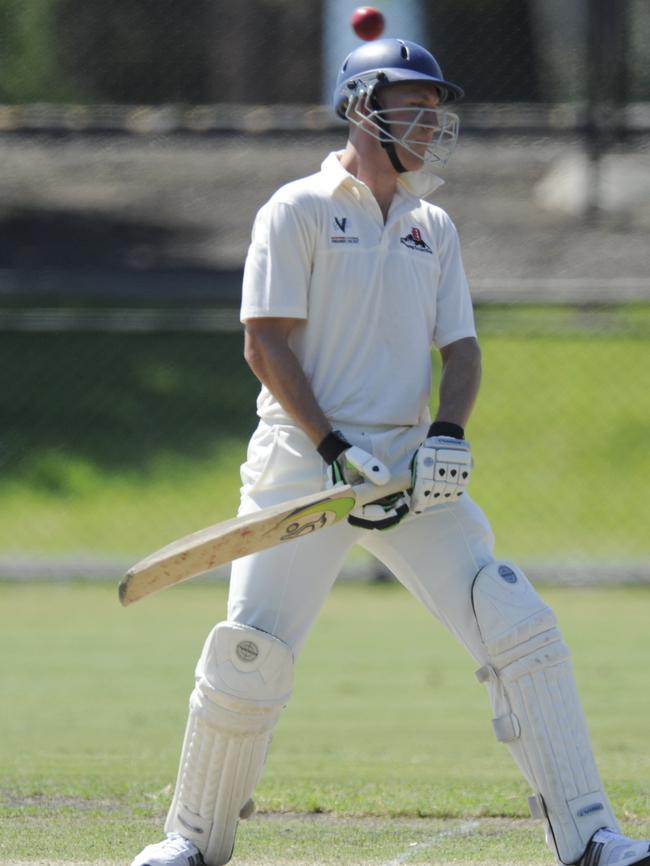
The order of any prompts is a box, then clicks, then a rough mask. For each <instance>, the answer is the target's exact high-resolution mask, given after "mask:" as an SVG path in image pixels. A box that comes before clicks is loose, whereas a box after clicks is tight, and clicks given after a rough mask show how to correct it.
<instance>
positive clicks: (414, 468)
mask: <svg viewBox="0 0 650 866" xmlns="http://www.w3.org/2000/svg"><path fill="white" fill-rule="evenodd" d="M462 95H463V91H462V90H461V88H460V87H459V86H458V85H456V84H453V83H452V82H451V81H448V80H447V79H446V78H445V77H444V75H443V73H442V71H441V69H440V66H439V65H438V63H437V61H436V60H435V58H434V57H433V56H432V55H431V54H430V53H429V52H428V51H427V50H425V49H424V48H423V47H421V46H420V45H417V44H415V43H413V42H408V41H405V40H401V39H378V40H375V41H372V42H369V43H367V44H364V45H362V46H361V47H359V48H357V49H356V50H355V51H353V52H352V53H351V54H350V55H349V56H348V57H347V58H345V60H344V61H343V63H342V65H341V68H340V71H339V75H338V80H337V83H336V90H335V93H334V109H335V111H336V113H337V115H339V117H341V118H343V119H345V120H346V121H347V124H348V128H349V139H348V141H347V144H346V147H345V149H344V150H342V151H341V152H338V153H331V154H330V155H329V156H327V157H326V159H325V161H324V162H323V164H322V166H321V169H320V171H318V172H317V173H316V174H313V175H311V176H310V177H306V178H302V179H300V180H296V181H294V182H292V183H289V184H287V185H286V186H283V187H282V188H281V189H279V190H278V191H277V192H276V193H275V195H273V196H272V198H271V199H270V200H269V201H268V202H267V203H266V204H265V205H264V206H263V207H262V208H261V210H260V211H259V213H258V215H257V218H256V220H255V225H254V228H253V235H252V242H251V245H250V249H249V252H248V257H247V260H246V267H245V273H244V283H243V299H242V307H241V319H242V321H243V322H244V325H245V356H246V360H247V361H248V364H249V365H250V367H251V369H252V370H253V372H254V373H255V374H256V376H257V377H258V378H259V380H260V382H261V391H260V394H259V398H258V402H257V411H258V415H259V425H258V427H257V429H256V431H255V432H254V434H253V436H252V439H251V441H250V444H249V448H248V453H247V459H246V462H245V463H244V465H243V466H242V469H241V475H242V489H241V508H240V514H247V513H251V512H254V511H256V510H259V509H261V508H265V507H268V506H271V505H276V504H278V503H282V502H284V501H287V500H291V499H295V498H297V497H300V496H305V495H307V494H311V493H317V492H318V491H323V490H326V489H327V488H328V487H329V486H332V485H336V484H339V483H341V482H350V481H355V480H358V479H360V478H362V479H364V480H366V481H370V482H372V483H374V484H375V485H376V487H377V497H376V501H375V502H373V503H371V504H369V505H365V506H360V507H357V508H356V509H355V511H353V512H352V514H351V515H350V516H349V518H348V520H347V521H343V522H342V523H339V524H336V525H335V526H333V527H332V528H331V529H328V531H327V532H323V533H315V534H314V535H313V536H306V537H304V538H300V539H299V540H296V541H294V542H292V543H291V544H286V545H279V546H277V547H274V548H271V549H269V550H266V551H262V552H259V553H256V554H253V555H250V556H247V557H244V558H242V559H239V560H237V561H236V562H235V563H234V564H233V568H232V577H231V581H230V594H229V600H228V612H227V619H226V620H225V621H224V622H220V623H219V624H218V625H216V626H215V628H214V629H213V631H212V632H211V633H210V634H209V635H208V637H207V640H206V642H205V646H204V648H203V652H202V654H201V657H200V658H199V661H198V664H197V667H196V679H195V687H194V690H193V692H192V695H191V698H190V709H189V718H188V722H187V729H186V733H185V739H184V742H183V746H182V751H181V758H180V767H179V771H178V779H177V782H176V789H175V793H174V798H173V802H172V805H171V808H170V811H169V815H168V817H167V822H166V825H165V830H166V833H167V837H166V839H165V840H164V841H162V842H160V843H158V844H155V845H149V846H148V847H147V848H145V849H144V851H142V853H141V854H139V855H138V856H137V857H136V858H135V860H134V861H133V866H201V864H203V863H205V864H207V866H222V864H225V863H227V862H228V861H229V860H230V859H231V857H232V854H233V847H234V843H235V833H236V830H237V824H238V821H239V820H240V818H243V817H247V816H248V815H249V814H250V813H251V811H252V809H253V804H252V799H251V798H252V795H253V791H254V789H255V786H256V785H257V783H258V781H259V779H260V776H261V774H262V769H263V766H264V761H265V758H266V754H267V750H268V748H269V744H270V741H271V735H272V731H273V728H274V727H275V725H276V723H277V722H278V719H279V717H280V714H281V712H282V708H283V707H284V706H285V705H286V704H287V702H288V701H289V698H290V697H291V690H292V680H293V670H294V665H295V663H296V660H297V658H298V656H299V654H300V650H301V649H302V647H303V645H304V643H305V640H306V639H307V636H308V634H309V631H310V629H311V627H312V625H313V624H314V621H315V619H316V617H317V615H318V612H319V610H320V608H321V606H322V604H323V602H324V600H325V598H326V596H327V594H328V592H329V590H330V588H331V586H332V584H333V583H334V580H335V579H336V576H337V574H338V572H339V570H340V568H341V565H342V563H343V561H344V558H345V556H346V553H347V552H348V551H349V550H350V548H351V547H352V546H353V545H355V544H360V545H361V546H362V547H364V548H365V549H366V550H368V551H370V553H372V554H373V555H374V556H376V557H377V558H378V559H380V560H381V561H382V562H383V563H385V564H386V566H387V567H388V568H389V569H390V570H391V571H392V572H393V573H394V575H395V576H396V578H397V579H398V580H399V581H401V583H402V584H403V585H404V586H405V587H406V588H407V589H408V590H409V591H410V592H411V593H413V595H414V596H415V597H416V598H417V599H419V601H420V602H421V603H422V604H423V605H424V606H425V607H426V608H427V609H428V610H429V611H430V612H431V614H432V615H433V616H434V617H436V618H437V619H438V620H440V622H441V623H442V624H443V625H444V626H446V628H447V629H448V630H449V632H450V633H451V634H452V635H453V636H454V637H455V638H456V639H457V640H459V641H460V642H461V643H462V644H463V645H464V646H465V647H466V648H467V650H468V651H469V652H470V653H471V655H472V656H473V657H474V659H475V660H476V664H477V668H478V670H477V673H476V676H477V679H478V680H479V682H480V683H483V684H484V685H485V686H486V688H487V691H488V693H489V697H490V700H491V703H492V708H493V721H492V725H493V728H494V734H495V736H496V738H497V739H498V740H500V741H501V742H503V743H505V744H506V746H507V747H508V749H509V750H510V752H511V753H512V756H513V758H514V760H515V761H516V762H517V764H518V765H519V767H520V768H521V771H522V773H523V774H524V776H525V777H526V779H527V780H528V782H529V784H530V786H531V789H532V795H531V797H530V800H529V804H530V808H531V811H532V814H533V815H534V816H535V817H537V818H539V819H540V820H541V821H542V822H543V823H544V825H545V828H546V839H547V843H548V846H549V848H550V849H551V852H552V855H553V856H554V857H555V858H556V862H557V863H561V864H579V866H632V864H636V866H650V842H648V840H645V841H633V840H631V839H628V838H626V837H625V836H623V835H621V832H620V829H619V825H618V823H617V820H616V817H615V816H614V814H613V812H612V808H611V806H610V803H609V800H608V799H607V795H606V794H605V791H604V789H603V784H602V782H601V779H600V776H599V774H598V770H597V768H596V764H595V762H594V757H593V754H592V748H591V743H590V739H589V734H588V732H587V726H586V723H585V719H584V716H583V712H582V709H581V706H580V702H579V699H578V695H577V692H576V686H575V683H574V678H573V673H572V668H571V662H570V658H569V650H568V649H567V646H566V644H565V643H564V641H563V640H562V636H561V634H560V631H559V629H558V624H557V621H556V618H555V616H554V614H553V611H552V610H551V609H550V608H549V607H548V606H547V604H546V603H545V602H544V601H543V600H542V599H541V598H540V596H539V595H538V594H537V592H536V591H535V589H534V588H533V587H532V585H531V584H530V582H529V581H528V579H527V578H526V575H525V574H524V573H523V571H522V570H521V568H519V567H518V566H517V565H516V564H515V563H512V562H505V561H500V560H496V559H495V558H494V555H493V536H492V532H491V530H490V525H489V523H488V521H487V519H486V517H485V515H484V514H483V512H482V511H481V509H480V508H479V507H478V506H477V505H476V504H475V503H474V502H473V501H472V499H471V498H470V497H469V496H468V494H467V488H468V483H469V480H470V476H471V472H472V457H471V452H470V445H469V442H468V441H467V440H466V438H465V429H466V427H467V424H468V421H469V418H470V414H471V411H472V407H473V405H474V402H475V399H476V396H477V392H478V389H479V381H480V374H481V364H480V351H479V346H478V342H477V337H476V331H475V327H474V319H473V313H472V303H471V299H470V293H469V289H468V285H467V280H466V278H465V273H464V270H463V264H462V261H461V254H460V249H459V241H458V235H457V233H456V229H455V227H454V225H453V223H452V222H451V220H450V218H449V217H448V216H447V214H446V213H445V212H444V211H443V210H441V209H440V208H439V207H436V206H435V205H433V204H430V203H429V202H428V201H427V197H428V196H430V195H431V193H432V192H433V191H434V190H435V189H436V187H437V186H438V185H439V184H440V183H441V180H440V179H439V178H438V177H436V175H435V174H434V173H432V172H433V171H435V170H436V168H437V167H438V166H443V165H444V164H445V162H446V161H447V159H448V157H449V155H450V154H451V152H452V150H453V148H454V145H455V143H456V139H457V135H458V118H457V116H456V115H455V114H454V113H452V112H451V111H450V110H449V106H450V105H452V106H453V103H455V102H456V101H457V100H459V99H460V98H461V97H462ZM432 347H433V348H435V349H436V350H437V351H438V352H439V353H440V355H441V360H442V372H441V376H440V380H439V381H438V382H437V383H435V389H436V396H437V400H436V406H437V411H436V413H435V417H433V418H432V417H431V415H430V414H429V408H428V407H429V402H430V395H431V389H432V372H431V350H432ZM407 470H409V471H410V473H411V476H410V477H411V487H410V490H409V491H406V490H405V491H404V492H403V493H398V494H394V495H391V496H386V495H385V494H384V495H383V496H382V486H383V485H385V484H386V483H387V482H388V480H389V479H390V478H391V476H392V475H395V474H397V473H404V472H405V471H407ZM387 699H389V698H388V697H387Z"/></svg>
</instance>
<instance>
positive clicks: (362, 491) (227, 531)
mask: <svg viewBox="0 0 650 866" xmlns="http://www.w3.org/2000/svg"><path fill="white" fill-rule="evenodd" d="M409 483H410V482H409V479H408V478H404V477H402V478H399V479H395V480H392V481H391V482H389V484H386V485H383V486H382V487H377V486H376V485H374V484H368V483H366V484H359V485H355V486H354V487H352V486H350V485H349V484H346V485H342V486H340V487H335V488H332V489H331V490H327V491H324V492H320V493H315V494H311V495H309V496H304V497H302V498H300V499H294V500H291V501H290V502H284V503H281V504H279V505H274V506H272V507H271V508H263V509H261V510H260V511H256V512H254V513H252V514H247V515H244V516H243V517H235V518H233V519H231V520H226V521H224V522H222V523H216V524H214V525H213V526H208V527H206V528H205V529H201V530H199V531H198V532H193V533H191V534H190V535H186V536H184V537H183V538H179V539H177V540H176V541H173V542H172V543H171V544H168V545H167V546H166V547H163V548H161V549H160V550H157V551H155V552H154V553H152V554H150V555H149V556H147V557H145V559H142V560H141V561H140V562H137V563H136V564H135V565H134V566H132V567H131V568H130V569H129V571H128V572H127V573H126V575H125V577H124V579H123V580H122V582H121V583H120V586H119V596H120V602H121V603H122V604H123V605H124V606H125V607H126V606H127V605H129V604H132V603H133V602H135V601H139V600H140V599H141V598H145V596H147V595H151V594H152V593H154V592H158V591H160V590H161V589H165V588H166V587H168V586H172V585H173V584H175V583H180V582H181V581H183V580H188V579H189V578H191V577H196V576H197V575H199V574H203V573H204V572H206V571H210V569H212V568H216V566H218V565H224V564H225V563H228V562H232V560H233V559H238V558H239V557H240V556H247V555H248V554H251V553H257V552H258V551H260V550H266V549H267V548H269V547H274V546H275V545H277V544H283V543H284V542H286V541H291V540H292V539H295V538H304V537H305V536H307V535H311V534H312V533H313V532H317V531H319V530H321V529H326V528H327V527H329V526H333V525H334V524H335V523H338V522H339V521H341V520H343V519H345V517H347V515H348V514H349V513H350V511H352V509H353V508H354V506H355V505H356V504H357V503H363V502H368V501H370V498H371V497H372V498H373V499H377V497H378V496H388V495H390V494H391V493H396V492H399V491H400V490H405V489H406V488H407V486H408V484H409Z"/></svg>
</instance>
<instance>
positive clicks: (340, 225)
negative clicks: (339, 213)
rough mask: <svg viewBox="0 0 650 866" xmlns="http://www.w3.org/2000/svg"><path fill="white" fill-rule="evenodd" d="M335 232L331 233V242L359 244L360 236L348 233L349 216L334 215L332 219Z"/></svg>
mask: <svg viewBox="0 0 650 866" xmlns="http://www.w3.org/2000/svg"><path fill="white" fill-rule="evenodd" d="M332 229H333V231H334V234H332V235H330V243H333V244H358V243H359V238H358V237H356V236H354V235H349V234H348V233H347V229H348V218H347V217H334V219H333V220H332Z"/></svg>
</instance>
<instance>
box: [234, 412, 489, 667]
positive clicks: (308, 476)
mask: <svg viewBox="0 0 650 866" xmlns="http://www.w3.org/2000/svg"><path fill="white" fill-rule="evenodd" d="M427 427H428V424H423V425H421V426H419V427H407V428H369V429H363V428H360V427H351V426H348V425H340V429H341V430H342V432H343V433H344V435H345V436H346V437H347V439H348V440H349V441H350V442H352V444H354V445H358V446H359V447H361V448H363V449H365V450H366V451H369V452H371V453H372V454H374V456H375V457H377V458H379V459H380V460H382V461H383V462H384V463H386V464H387V465H388V466H389V467H390V468H391V470H392V471H393V472H395V473H398V472H405V471H406V470H407V467H408V464H409V461H410V459H411V457H412V455H413V452H414V451H415V449H416V448H417V446H418V445H419V444H420V442H422V440H423V438H424V437H425V436H426V432H427ZM241 473H242V482H243V486H242V501H241V508H240V511H239V513H240V514H247V513H251V512H254V511H256V510H257V509H260V508H266V507H268V506H270V505H275V504H277V503H280V502H283V501H287V500H290V499H295V498H297V497H299V496H306V495H308V494H310V493H317V492H319V491H321V490H323V489H324V486H325V481H326V477H327V469H326V467H325V465H324V463H323V460H322V459H321V457H320V456H319V454H318V453H317V452H316V450H315V448H314V446H313V444H312V443H311V442H310V440H309V439H308V437H307V436H306V434H305V433H304V432H303V431H302V430H300V429H299V428H297V427H294V426H282V425H275V426H269V425H267V424H265V423H264V422H260V424H259V426H258V428H257V430H256V431H255V433H254V434H253V436H252V438H251V441H250V444H249V448H248V454H247V460H246V462H245V463H244V465H243V466H242V469H241ZM377 492H378V497H379V496H381V488H380V487H378V488H377ZM355 544H359V545H361V547H363V548H365V549H366V550H367V551H369V552H370V553H371V554H373V555H374V556H375V557H377V559H379V560H380V561H381V562H382V563H384V564H385V565H386V566H387V567H388V568H389V569H390V571H391V572H392V573H393V574H394V575H395V577H396V578H397V579H398V580H399V581H400V582H401V583H402V584H403V585H404V586H405V587H406V588H407V589H408V590H409V591H410V592H411V593H412V594H413V595H414V596H415V597H416V598H418V599H419V600H420V601H421V602H422V603H423V604H424V606H425V607H426V608H427V609H428V610H429V611H430V612H431V613H432V614H433V615H434V616H435V617H437V618H438V619H439V620H440V621H441V622H442V623H443V624H444V625H445V626H446V627H447V628H448V629H449V631H450V632H451V633H452V634H454V635H455V636H456V637H457V638H458V639H459V640H460V641H461V642H462V643H463V644H464V645H465V646H466V647H467V649H468V650H469V651H470V652H471V654H472V655H473V656H474V657H475V658H476V660H477V661H479V662H480V663H481V664H483V663H484V662H485V659H486V656H485V647H484V646H483V643H482V641H481V639H480V635H479V632H478V627H477V625H476V619H475V617H474V613H473V610H472V603H471V587H472V582H473V580H474V578H475V577H476V574H477V572H478V571H479V570H480V569H481V568H482V567H483V566H485V565H487V564H488V563H489V562H491V561H492V559H493V554H492V549H493V544H494V538H493V535H492V531H491V529H490V525H489V523H488V521H487V519H486V517H485V515H484V514H483V512H482V511H481V509H480V508H479V507H478V506H477V505H476V504H475V503H474V502H472V500H471V499H470V498H469V497H467V495H465V496H464V497H463V498H462V499H459V500H457V501H456V502H455V503H453V504H450V505H443V506H437V507H435V508H432V509H430V510H429V511H427V512H424V513H423V514H421V515H409V516H408V517H407V518H405V519H404V520H403V521H402V522H401V523H400V524H399V525H397V526H396V527H394V528H392V529H388V530H383V531H380V530H368V529H361V528H358V527H355V526H352V525H350V524H349V523H348V522H347V521H343V522H342V523H339V524H336V525H335V526H333V527H331V528H329V529H326V530H324V531H322V532H318V533H315V534H314V535H313V536H306V537H303V538H300V539H297V540H295V541H291V542H288V543H286V544H281V545H279V546H277V547H274V548H271V549H269V550H265V551H262V552H260V553H256V554H253V555H251V556H247V557H243V558H242V559H238V560H236V561H235V562H234V563H233V566H232V574H231V579H230V593H229V599H228V619H229V620H230V621H233V622H238V623H241V624H244V625H249V626H253V627H254V628H258V629H261V630H262V631H265V632H268V633H269V634H272V635H274V636H275V637H278V638H280V640H282V641H284V642H285V643H286V644H288V645H289V646H290V647H291V648H292V650H293V652H294V656H297V655H298V653H299V651H300V649H301V648H302V646H303V644H304V642H305V640H306V638H307V636H308V634H309V631H310V629H311V627H312V626H313V624H314V622H315V620H316V617H317V615H318V612H319V611H320V609H321V607H322V605H323V603H324V602H325V599H326V597H327V595H328V593H329V591H330V589H331V587H332V584H333V583H334V581H335V580H336V577H337V575H338V573H339V571H340V569H341V566H342V564H343V561H344V559H345V557H346V554H347V553H348V551H349V550H350V548H351V547H352V546H353V545H355Z"/></svg>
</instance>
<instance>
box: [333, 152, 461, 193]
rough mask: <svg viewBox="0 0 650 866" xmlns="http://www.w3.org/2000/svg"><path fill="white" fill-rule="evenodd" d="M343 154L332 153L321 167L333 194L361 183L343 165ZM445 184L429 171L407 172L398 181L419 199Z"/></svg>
mask: <svg viewBox="0 0 650 866" xmlns="http://www.w3.org/2000/svg"><path fill="white" fill-rule="evenodd" d="M342 153H343V151H342V150H339V151H334V152H332V153H330V154H329V155H328V156H327V157H326V158H325V159H324V161H323V163H322V165H321V172H322V173H323V175H324V177H325V180H326V182H327V184H328V186H329V187H330V189H331V191H332V192H334V190H336V189H338V187H339V186H343V185H346V186H355V185H358V184H360V183H361V181H359V180H357V178H356V177H355V176H354V175H353V174H350V172H349V171H346V169H344V168H343V166H342V165H341V160H340V156H341V154H342ZM443 183H444V180H443V179H442V178H441V177H438V175H436V174H431V173H430V172H427V171H407V172H404V174H401V175H400V176H399V177H398V179H397V184H398V187H401V188H402V189H403V190H404V192H406V193H407V194H408V195H412V196H414V197H415V198H417V199H422V198H426V197H427V196H428V195H431V193H432V192H434V191H435V190H436V189H438V187H439V186H442V184H443Z"/></svg>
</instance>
